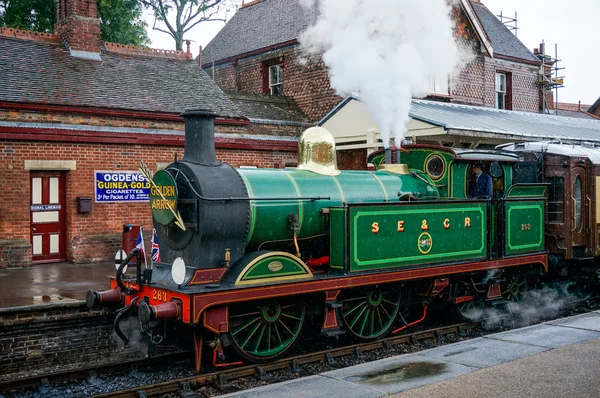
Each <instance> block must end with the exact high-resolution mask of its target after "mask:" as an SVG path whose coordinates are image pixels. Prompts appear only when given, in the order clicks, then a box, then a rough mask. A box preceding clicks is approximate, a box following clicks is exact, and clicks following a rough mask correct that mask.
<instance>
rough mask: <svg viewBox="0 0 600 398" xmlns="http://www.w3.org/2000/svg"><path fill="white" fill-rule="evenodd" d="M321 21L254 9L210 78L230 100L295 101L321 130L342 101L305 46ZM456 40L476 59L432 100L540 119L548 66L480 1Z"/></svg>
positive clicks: (461, 8) (220, 43)
mask: <svg viewBox="0 0 600 398" xmlns="http://www.w3.org/2000/svg"><path fill="white" fill-rule="evenodd" d="M317 16H318V9H317V6H314V7H312V8H306V7H303V6H302V5H301V2H300V0H256V1H253V2H249V3H246V5H245V6H243V7H241V8H240V9H239V10H238V12H237V13H236V14H235V15H234V16H233V17H232V18H231V20H230V21H229V22H228V23H227V24H226V25H225V27H224V28H223V29H222V30H221V31H220V32H219V33H218V34H217V35H216V37H215V38H214V39H213V40H212V41H211V42H210V43H209V44H208V45H207V46H206V48H205V49H204V50H203V51H202V53H201V57H200V59H201V63H202V67H203V68H204V70H206V71H207V72H208V73H209V75H211V76H213V78H214V80H215V82H216V83H217V85H218V86H219V87H220V88H221V89H223V90H224V91H225V92H227V93H232V92H243V93H254V94H257V95H258V94H262V95H273V96H280V95H282V96H287V97H289V98H291V99H293V101H294V102H295V103H296V104H297V105H298V108H300V110H301V111H302V112H303V113H304V114H306V115H307V117H308V118H309V119H310V120H311V121H313V122H316V121H318V120H320V119H321V118H322V117H324V116H325V115H326V114H327V113H328V112H329V111H330V110H331V109H333V108H334V107H335V106H336V105H337V104H338V103H339V102H340V101H341V100H342V98H340V97H339V96H338V95H336V93H335V91H334V90H333V89H332V88H331V86H330V83H329V76H328V74H327V67H326V65H325V64H324V62H323V60H322V59H321V57H320V56H317V55H310V54H306V53H305V52H304V51H303V50H302V48H301V46H300V43H299V39H300V37H301V35H302V33H303V32H304V30H305V29H306V28H307V27H308V26H311V25H312V24H313V23H314V22H315V21H316V18H317ZM453 19H454V21H455V36H456V38H457V40H458V41H461V42H462V43H463V44H465V45H466V46H467V47H470V48H472V49H473V53H474V57H473V59H472V60H471V61H470V62H469V63H468V64H466V65H465V67H464V68H463V69H462V70H461V71H460V73H459V75H458V76H456V77H455V78H453V79H451V80H450V81H449V82H426V83H424V84H426V85H427V88H428V89H429V91H430V93H431V94H430V96H429V97H428V98H429V99H436V100H442V101H453V102H457V103H461V104H468V105H478V106H485V107H498V108H502V109H509V110H511V109H512V110H520V111H531V112H538V111H539V109H540V90H539V88H538V84H537V82H538V70H539V65H540V64H541V62H540V60H539V59H538V58H537V57H536V56H534V55H533V54H532V53H531V51H529V50H528V49H527V47H526V46H525V45H524V44H523V43H521V41H519V39H518V38H517V37H516V36H515V35H514V34H512V33H511V32H510V31H509V30H508V29H507V28H506V27H505V26H504V25H503V24H502V22H500V21H499V20H498V18H497V17H496V16H494V15H493V14H492V13H491V12H490V10H488V9H487V8H486V6H485V5H484V4H482V3H480V2H479V1H469V0H460V1H459V2H457V4H456V6H455V7H454V8H453Z"/></svg>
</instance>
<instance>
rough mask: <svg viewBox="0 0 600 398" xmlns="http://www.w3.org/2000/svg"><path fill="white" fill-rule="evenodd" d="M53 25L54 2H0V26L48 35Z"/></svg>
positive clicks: (38, 0)
mask: <svg viewBox="0 0 600 398" xmlns="http://www.w3.org/2000/svg"><path fill="white" fill-rule="evenodd" d="M55 23H56V3H55V2H54V0H0V26H8V27H10V28H15V29H23V30H34V31H36V32H47V33H48V32H52V30H53V29H54V24H55Z"/></svg>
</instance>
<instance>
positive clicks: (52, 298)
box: [0, 263, 115, 308]
mask: <svg viewBox="0 0 600 398" xmlns="http://www.w3.org/2000/svg"><path fill="white" fill-rule="evenodd" d="M114 274H115V264H114V263H101V264H85V265H82V264H69V263H59V264H37V265H34V266H32V267H30V268H17V269H1V270H0V308H8V307H21V306H29V305H37V304H47V303H60V302H69V301H78V300H85V293H86V291H87V290H88V289H94V290H106V289H108V288H109V286H110V282H109V279H108V277H109V276H113V275H114Z"/></svg>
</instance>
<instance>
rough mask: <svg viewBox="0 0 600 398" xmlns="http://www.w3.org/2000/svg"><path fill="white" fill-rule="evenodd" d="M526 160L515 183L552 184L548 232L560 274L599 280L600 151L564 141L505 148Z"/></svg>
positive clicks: (553, 262)
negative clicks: (597, 266) (597, 261)
mask: <svg viewBox="0 0 600 398" xmlns="http://www.w3.org/2000/svg"><path fill="white" fill-rule="evenodd" d="M501 149H502V150H509V151H513V152H515V153H518V154H519V155H520V156H522V157H523V162H522V163H521V164H519V165H518V167H517V168H516V169H515V172H516V173H515V179H516V180H518V181H521V182H525V183H531V182H533V183H537V182H541V183H546V184H547V185H548V214H547V217H546V225H545V233H546V239H547V245H546V246H547V249H548V252H549V253H550V256H549V260H550V268H551V272H552V273H554V274H558V275H561V276H563V277H568V278H570V279H574V278H577V279H581V278H583V279H586V280H587V281H588V283H596V282H597V277H598V276H597V270H596V268H595V267H593V265H594V264H595V262H596V259H597V258H598V257H599V256H600V149H599V148H596V147H591V146H584V145H571V144H562V143H559V142H529V143H518V144H507V145H503V146H502V147H501Z"/></svg>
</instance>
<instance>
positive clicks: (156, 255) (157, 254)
mask: <svg viewBox="0 0 600 398" xmlns="http://www.w3.org/2000/svg"><path fill="white" fill-rule="evenodd" d="M152 261H153V262H155V263H160V249H159V247H158V238H157V237H156V229H153V230H152Z"/></svg>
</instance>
